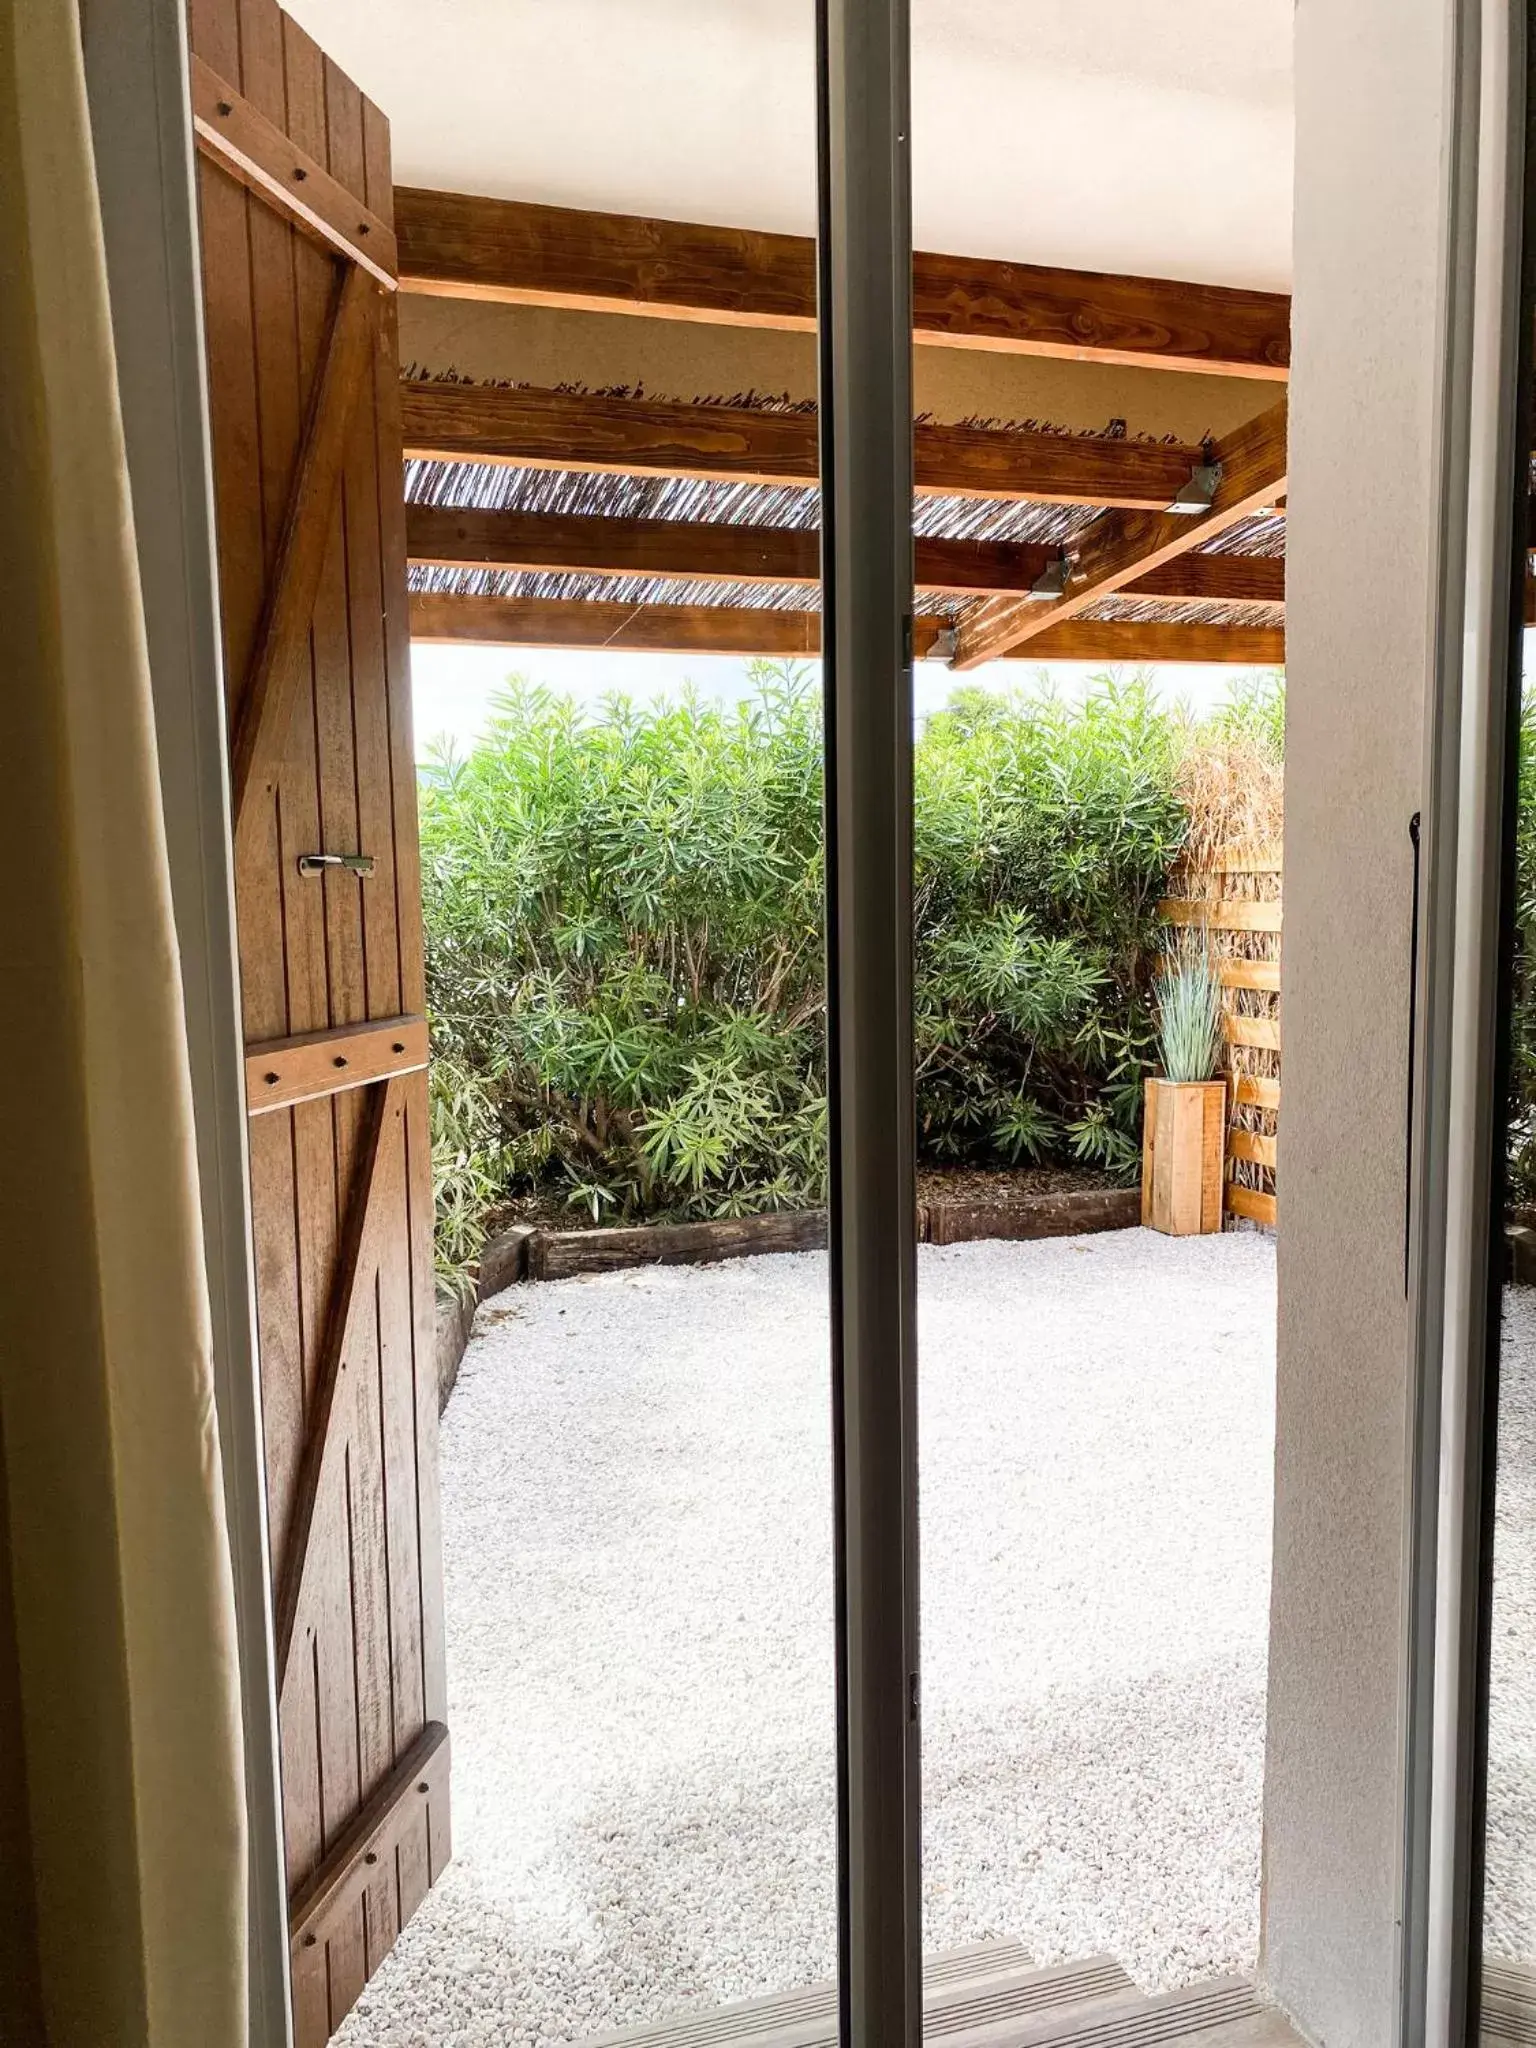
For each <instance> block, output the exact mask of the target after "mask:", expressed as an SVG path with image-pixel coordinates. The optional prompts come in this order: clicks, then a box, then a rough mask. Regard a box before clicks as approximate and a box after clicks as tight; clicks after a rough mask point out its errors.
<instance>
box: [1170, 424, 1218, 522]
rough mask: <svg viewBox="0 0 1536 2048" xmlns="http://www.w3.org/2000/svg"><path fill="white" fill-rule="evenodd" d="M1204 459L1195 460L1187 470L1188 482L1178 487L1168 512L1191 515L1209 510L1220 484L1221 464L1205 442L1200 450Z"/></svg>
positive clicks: (1214, 500) (1209, 445)
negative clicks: (1200, 460) (1188, 470)
mask: <svg viewBox="0 0 1536 2048" xmlns="http://www.w3.org/2000/svg"><path fill="white" fill-rule="evenodd" d="M1202 452H1203V454H1204V456H1205V460H1204V461H1203V462H1197V463H1196V464H1195V465H1194V467H1193V468H1192V469H1191V470H1190V472H1189V482H1188V483H1186V484H1182V485H1181V486H1180V487H1179V490H1178V493H1177V495H1176V496H1175V498H1174V500H1173V503H1172V504H1171V505H1170V506H1169V507H1168V510H1169V511H1170V512H1181V513H1182V512H1187V513H1189V514H1191V515H1193V514H1195V513H1199V512H1209V511H1210V509H1211V507H1212V506H1213V505H1214V504H1215V502H1216V493H1217V490H1218V489H1219V488H1220V485H1221V464H1220V463H1219V462H1218V461H1217V460H1216V456H1215V451H1214V449H1213V448H1212V447H1211V444H1210V443H1209V442H1207V443H1206V444H1205V448H1204V450H1203V451H1202Z"/></svg>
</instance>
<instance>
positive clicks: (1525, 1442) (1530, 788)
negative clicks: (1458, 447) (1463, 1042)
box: [1483, 633, 1536, 2039]
mask: <svg viewBox="0 0 1536 2048" xmlns="http://www.w3.org/2000/svg"><path fill="white" fill-rule="evenodd" d="M1525 638H1526V656H1525V683H1524V690H1523V693H1522V699H1521V705H1520V717H1519V741H1518V745H1519V760H1518V770H1517V779H1516V796H1515V803H1516V823H1515V878H1514V890H1515V896H1514V901H1515V936H1514V953H1513V980H1512V985H1511V986H1510V989H1509V1000H1510V1015H1509V1029H1510V1054H1511V1058H1510V1076H1509V1091H1508V1099H1507V1106H1506V1107H1507V1126H1506V1134H1505V1162H1504V1163H1505V1171H1506V1176H1507V1179H1506V1187H1505V1211H1504V1216H1503V1219H1502V1223H1503V1238H1504V1247H1505V1255H1506V1265H1505V1275H1506V1277H1505V1285H1504V1290H1503V1304H1502V1308H1503V1312H1502V1318H1501V1329H1500V1341H1499V1364H1498V1415H1497V1424H1496V1432H1497V1434H1496V1445H1497V1448H1496V1454H1495V1464H1494V1471H1493V1473H1492V1475H1491V1477H1492V1482H1493V1491H1494V1534H1493V1590H1492V1609H1491V1615H1490V1629H1489V1672H1488V1681H1489V1695H1488V1787H1487V1797H1488V1806H1487V1820H1486V1834H1485V1847H1486V1876H1485V1892H1484V1900H1483V1912H1484V1918H1483V2025H1484V2028H1485V2030H1486V2033H1485V2038H1492V2037H1498V2038H1503V2037H1504V2036H1506V2035H1509V2034H1511V2033H1512V2032H1513V2035H1514V2038H1517V2039H1518V2038H1520V2037H1521V2036H1520V2032H1519V2030H1520V2028H1521V2027H1524V2028H1526V2029H1529V2027H1530V2026H1531V2024H1532V2023H1533V2022H1536V1706H1533V1702H1536V1227H1533V1226H1536V979H1533V970H1536V950H1533V942H1536V698H1533V697H1532V695H1531V669H1530V653H1529V642H1530V635H1529V634H1528V633H1527V635H1526V636H1525Z"/></svg>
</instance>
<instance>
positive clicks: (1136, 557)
mask: <svg viewBox="0 0 1536 2048" xmlns="http://www.w3.org/2000/svg"><path fill="white" fill-rule="evenodd" d="M1286 419H1287V412H1286V401H1285V400H1284V399H1281V401H1280V403H1279V404H1278V405H1275V406H1272V407H1271V408H1270V409H1269V411H1268V412H1265V413H1262V414H1261V415H1260V416H1259V418H1258V419H1256V420H1250V421H1249V422H1248V423H1247V425H1245V426H1242V427H1239V428H1238V429H1237V430H1236V431H1235V432H1234V433H1232V434H1229V435H1227V436H1226V437H1225V438H1224V439H1223V440H1222V441H1221V442H1219V443H1218V444H1217V445H1216V446H1215V447H1214V448H1213V449H1212V450H1211V451H1210V454H1211V456H1212V458H1213V459H1214V461H1215V462H1217V463H1219V465H1220V481H1219V483H1218V484H1217V487H1216V491H1215V494H1214V496H1213V498H1212V501H1211V504H1210V507H1209V509H1208V510H1206V511H1203V512H1195V513H1173V512H1169V511H1166V510H1165V511H1161V512H1139V513H1125V512H1111V513H1106V514H1105V515H1104V517H1103V518H1102V519H1098V520H1095V522H1094V523H1093V525H1092V526H1090V527H1089V528H1088V529H1087V530H1086V532H1084V533H1082V534H1080V535H1078V537H1077V538H1076V539H1075V540H1074V541H1073V542H1072V543H1071V546H1070V549H1069V556H1070V562H1071V574H1070V577H1069V579H1068V582H1067V587H1066V591H1065V594H1064V595H1063V596H1061V597H1058V598H1054V599H1051V600H1049V601H1046V602H1043V603H1029V602H1027V601H1025V600H1022V599H1021V600H1013V599H1007V598H989V599H987V600H986V601H985V602H984V603H983V604H981V605H979V606H978V607H977V608H976V610H975V612H974V613H973V614H972V615H971V616H970V617H969V618H967V619H965V620H964V621H963V622H962V624H961V627H960V634H959V640H958V643H957V646H956V649H955V666H956V668H974V667H975V666H976V665H977V664H978V663H980V662H983V661H995V660H997V659H998V657H999V656H1001V655H1007V654H1014V653H1017V652H1020V651H1022V650H1023V649H1024V648H1025V647H1026V646H1027V645H1028V643H1030V642H1031V641H1033V640H1035V639H1036V638H1038V636H1039V635H1041V634H1042V633H1045V632H1048V631H1049V630H1051V629H1052V628H1053V627H1056V626H1060V625H1062V624H1064V623H1065V621H1066V620H1068V619H1070V618H1072V617H1074V616H1075V615H1076V614H1077V613H1079V612H1082V611H1085V610H1087V609H1088V608H1089V607H1090V606H1091V605H1094V604H1096V603H1098V602H1099V601H1100V600H1101V599H1103V598H1105V597H1110V596H1113V595H1114V594H1115V593H1116V592H1118V591H1121V590H1123V589H1124V588H1125V587H1126V586H1127V585H1128V584H1131V583H1133V582H1135V581H1136V579H1137V578H1138V577H1141V576H1145V575H1148V574H1150V573H1151V572H1153V571H1156V570H1159V569H1162V568H1164V567H1165V566H1167V565H1168V564H1170V563H1172V562H1174V561H1175V560H1177V558H1178V557H1179V556H1180V555H1183V554H1187V553H1188V552H1189V551H1190V550H1191V549H1192V548H1194V547H1196V546H1197V545H1198V544H1199V543H1200V542H1201V541H1205V540H1210V539H1212V538H1213V537H1214V536H1215V535H1216V534H1218V533H1221V532H1223V531H1224V530H1225V529H1226V528H1227V527H1229V526H1232V525H1234V524H1235V523H1236V522H1237V521H1238V520H1239V519H1243V518H1246V517H1247V516H1248V514H1249V513H1250V512H1254V511H1257V510H1259V509H1260V508H1261V507H1263V506H1265V505H1272V504H1273V503H1274V501H1275V498H1276V497H1277V496H1278V495H1279V494H1280V493H1281V492H1283V491H1284V489H1285V475H1286Z"/></svg>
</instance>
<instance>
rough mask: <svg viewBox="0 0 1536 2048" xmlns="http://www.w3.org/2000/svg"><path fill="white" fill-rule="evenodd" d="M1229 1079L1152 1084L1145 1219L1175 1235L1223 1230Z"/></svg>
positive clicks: (1144, 1147) (1144, 1155) (1144, 1166)
mask: <svg viewBox="0 0 1536 2048" xmlns="http://www.w3.org/2000/svg"><path fill="white" fill-rule="evenodd" d="M1226 1128H1227V1084H1226V1082H1225V1081H1148V1083H1147V1098H1146V1121H1145V1125H1144V1131H1143V1136H1142V1144H1141V1220H1142V1222H1143V1223H1144V1224H1147V1225H1149V1226H1150V1227H1151V1228H1152V1229H1153V1230H1162V1231H1166V1232H1167V1234H1168V1235H1169V1236H1170V1237H1198V1236H1200V1235H1202V1234H1203V1233H1204V1232H1207V1231H1213V1230H1220V1228H1221V1176H1222V1168H1223V1162H1224V1153H1225V1145H1226Z"/></svg>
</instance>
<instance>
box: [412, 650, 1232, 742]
mask: <svg viewBox="0 0 1536 2048" xmlns="http://www.w3.org/2000/svg"><path fill="white" fill-rule="evenodd" d="M748 666H749V664H748V663H747V661H746V660H745V659H744V658H738V657H736V656H731V655H719V654H714V655H697V654H694V655H675V654H633V653H624V654H591V653H586V652H580V651H575V650H571V649H566V648H531V647H530V648H508V647H414V648H413V649H412V650H411V670H412V678H413V695H414V704H415V727H416V755H417V759H418V760H422V759H425V758H426V755H427V752H428V750H429V748H430V747H431V746H432V744H433V742H434V741H435V740H436V739H438V738H439V737H441V736H444V735H446V736H449V737H451V738H452V739H453V741H454V744H455V747H456V748H457V750H458V752H460V753H464V752H466V751H467V750H468V749H469V748H470V747H471V746H473V744H474V742H475V740H476V738H477V737H478V736H479V734H480V733H481V731H482V730H483V728H484V725H485V721H486V718H487V716H488V713H489V710H490V704H491V699H492V697H493V695H494V694H495V692H496V691H497V690H499V689H500V688H501V687H502V686H503V684H504V683H505V682H506V680H507V678H508V677H509V676H511V675H521V676H523V677H525V678H526V679H527V680H528V681H529V682H532V683H538V684H540V685H542V686H543V687H544V688H545V689H549V690H553V691H556V692H558V693H559V694H560V695H562V696H568V697H572V698H574V699H576V700H577V701H578V702H581V703H591V704H593V705H594V706H595V705H596V704H597V702H598V701H599V700H600V699H601V698H603V697H605V696H608V695H609V694H611V693H612V692H614V691H622V692H623V693H624V694H625V695H627V696H630V697H635V698H649V697H658V696H663V695H669V694H670V695H673V696H675V695H677V694H678V693H679V692H680V691H681V689H682V688H683V685H684V684H685V683H688V682H691V683H692V684H693V685H694V687H695V688H696V689H697V690H698V692H699V694H700V695H701V696H704V697H714V698H719V699H721V700H723V701H726V702H731V701H734V700H736V699H739V698H742V697H746V696H750V695H751V694H752V685H751V683H750V682H749V680H748V675H747V671H748ZM1103 673H1104V664H1103V663H1102V662H1096V663H1083V662H1069V661H1053V662H1045V663H1041V664H1040V666H1039V667H1038V668H1036V669H1031V668H1029V667H1027V666H1026V664H1025V663H1023V662H1018V661H1009V662H994V663H993V664H992V666H991V667H990V668H984V669H979V670H977V671H975V672H974V673H973V674H970V675H967V676H966V677H965V679H964V680H965V681H966V683H968V684H976V683H979V684H981V685H982V686H983V687H984V688H994V689H998V690H1002V691H1007V690H1012V689H1016V688H1018V687H1019V685H1020V684H1024V683H1029V682H1032V681H1033V680H1034V679H1035V677H1036V676H1039V675H1048V676H1049V677H1050V679H1051V680H1052V682H1053V683H1054V684H1055V686H1056V688H1057V689H1058V690H1060V691H1061V693H1062V694H1063V695H1064V696H1068V697H1073V698H1075V697H1077V696H1079V695H1081V693H1082V691H1083V689H1084V688H1085V686H1086V684H1087V682H1088V680H1089V678H1090V677H1093V676H1099V675H1102V674H1103ZM1239 673H1240V672H1239V671H1238V670H1235V669H1232V668H1230V667H1227V666H1225V665H1222V666H1217V665H1215V664H1204V665H1198V666H1197V665H1195V664H1193V663H1173V662H1169V663H1165V664H1163V665H1162V666H1161V667H1158V668H1155V669H1153V670H1152V671H1151V674H1152V675H1153V677H1154V679H1155V686H1156V689H1157V693H1158V695H1159V696H1160V697H1161V698H1163V699H1164V700H1165V701H1167V702H1173V701H1174V700H1175V699H1178V698H1181V697H1182V698H1184V699H1185V700H1187V702H1188V703H1189V704H1190V706H1191V708H1192V709H1193V710H1194V711H1196V712H1197V713H1203V712H1207V711H1212V710H1214V709H1215V708H1216V707H1217V706H1218V705H1219V704H1222V703H1225V702H1226V699H1227V696H1228V693H1229V691H1230V688H1231V685H1232V683H1233V681H1234V680H1235V678H1236V676H1237V675H1238V674H1239ZM956 681H957V678H956V677H955V676H954V675H953V674H952V673H951V671H950V670H949V668H948V667H947V666H946V664H945V663H943V662H941V661H923V662H919V663H918V667H917V680H916V691H915V698H916V707H917V714H918V716H919V717H920V718H926V717H927V716H929V715H930V714H931V713H932V712H935V711H938V710H941V709H942V708H943V706H944V704H945V703H946V701H947V700H948V697H949V694H950V691H951V689H952V688H953V687H954V685H955V682H956Z"/></svg>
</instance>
